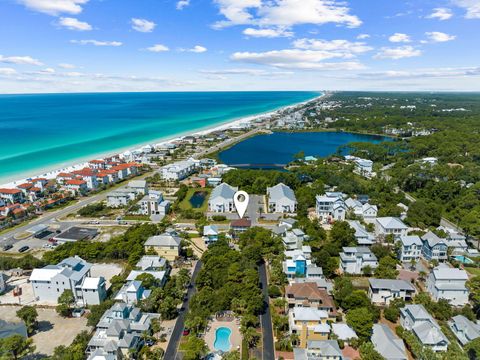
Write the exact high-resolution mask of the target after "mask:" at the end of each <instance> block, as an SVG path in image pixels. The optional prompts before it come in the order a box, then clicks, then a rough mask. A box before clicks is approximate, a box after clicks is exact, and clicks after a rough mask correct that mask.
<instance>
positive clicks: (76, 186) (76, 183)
mask: <svg viewBox="0 0 480 360" xmlns="http://www.w3.org/2000/svg"><path fill="white" fill-rule="evenodd" d="M64 187H65V189H67V190H68V191H70V192H71V193H72V194H74V195H78V194H85V193H87V192H88V187H87V182H86V181H85V180H80V179H71V180H67V181H65V185H64Z"/></svg>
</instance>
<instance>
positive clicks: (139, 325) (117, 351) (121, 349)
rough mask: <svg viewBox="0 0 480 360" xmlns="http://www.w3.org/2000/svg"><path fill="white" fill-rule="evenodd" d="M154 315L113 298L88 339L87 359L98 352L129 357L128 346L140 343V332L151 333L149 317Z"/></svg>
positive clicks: (141, 337) (92, 359)
mask: <svg viewBox="0 0 480 360" xmlns="http://www.w3.org/2000/svg"><path fill="white" fill-rule="evenodd" d="M158 317H159V315H158V314H150V313H143V312H142V311H141V310H140V309H139V308H136V307H134V306H133V305H128V304H126V303H124V302H116V303H115V304H113V305H112V307H111V308H110V309H108V310H107V311H106V312H105V313H104V314H103V315H102V317H101V319H100V321H99V322H98V324H97V327H96V330H95V333H94V334H93V336H92V338H91V339H90V341H89V342H88V345H87V349H86V353H87V355H88V356H89V358H88V359H89V360H96V359H98V358H97V357H96V356H97V355H98V354H101V355H102V356H103V355H104V354H106V355H108V356H113V359H115V360H117V359H127V358H129V357H130V356H129V355H130V351H131V350H133V351H135V350H138V349H140V348H141V347H142V346H143V344H144V340H143V334H151V329H150V327H151V323H152V320H153V319H156V318H158ZM107 359H110V358H107Z"/></svg>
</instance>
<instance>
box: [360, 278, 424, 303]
mask: <svg viewBox="0 0 480 360" xmlns="http://www.w3.org/2000/svg"><path fill="white" fill-rule="evenodd" d="M368 282H369V287H368V297H369V298H370V300H371V302H373V303H375V304H380V305H388V304H390V301H392V300H394V299H398V298H401V299H403V300H406V301H409V300H412V298H413V296H414V295H415V287H414V286H413V285H412V284H410V283H409V282H408V281H405V280H396V279H368Z"/></svg>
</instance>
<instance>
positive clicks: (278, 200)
mask: <svg viewBox="0 0 480 360" xmlns="http://www.w3.org/2000/svg"><path fill="white" fill-rule="evenodd" d="M267 197H268V210H269V212H272V213H294V212H295V211H296V210H297V198H296V197H295V194H294V192H293V190H292V189H290V188H289V187H288V186H287V185H285V184H282V183H280V184H277V185H275V186H273V187H267Z"/></svg>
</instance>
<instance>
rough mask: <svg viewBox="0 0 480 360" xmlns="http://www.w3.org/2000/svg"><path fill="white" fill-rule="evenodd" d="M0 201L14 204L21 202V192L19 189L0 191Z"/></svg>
mask: <svg viewBox="0 0 480 360" xmlns="http://www.w3.org/2000/svg"><path fill="white" fill-rule="evenodd" d="M0 199H3V200H5V201H6V202H7V203H10V204H15V203H19V202H22V201H23V192H22V190H20V189H5V188H3V189H0Z"/></svg>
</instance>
